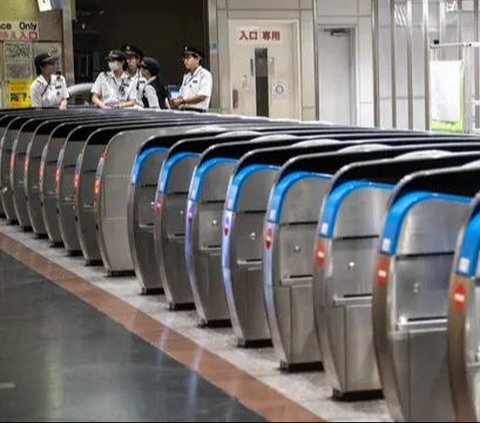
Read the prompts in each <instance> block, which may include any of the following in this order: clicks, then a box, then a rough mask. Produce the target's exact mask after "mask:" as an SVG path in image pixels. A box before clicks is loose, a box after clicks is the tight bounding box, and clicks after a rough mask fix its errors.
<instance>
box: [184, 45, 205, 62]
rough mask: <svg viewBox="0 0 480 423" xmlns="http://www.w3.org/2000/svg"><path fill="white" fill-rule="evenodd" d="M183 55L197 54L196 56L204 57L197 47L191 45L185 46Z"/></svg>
mask: <svg viewBox="0 0 480 423" xmlns="http://www.w3.org/2000/svg"><path fill="white" fill-rule="evenodd" d="M183 56H184V57H185V56H195V57H198V58H200V59H203V57H204V56H203V53H202V52H201V51H200V50H199V49H197V48H195V47H190V46H185V47H184V48H183Z"/></svg>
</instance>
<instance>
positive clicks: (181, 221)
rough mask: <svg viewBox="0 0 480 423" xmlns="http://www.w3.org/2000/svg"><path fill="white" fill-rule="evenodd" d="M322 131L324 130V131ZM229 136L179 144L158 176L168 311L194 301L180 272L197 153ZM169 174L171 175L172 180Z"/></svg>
mask: <svg viewBox="0 0 480 423" xmlns="http://www.w3.org/2000/svg"><path fill="white" fill-rule="evenodd" d="M253 129H255V128H253ZM296 129H297V127H295V128H290V130H288V128H277V130H276V131H275V130H272V131H270V132H271V133H272V134H274V133H279V132H286V133H288V132H290V133H295V130H296ZM318 130H319V129H318V128H317V130H314V131H315V132H318ZM325 130H326V131H327V129H325ZM330 130H331V131H333V133H334V132H335V131H339V130H340V129H338V128H337V129H334V128H333V129H332V127H330ZM291 131H294V132H291ZM309 131H310V132H311V129H308V128H307V131H306V132H302V134H303V135H307V133H308V132H309ZM342 131H345V132H354V131H355V128H347V129H344V128H342ZM358 131H360V132H361V131H366V130H365V128H360V129H359V130H358ZM256 132H257V133H251V134H250V135H247V136H246V137H245V140H249V139H250V140H251V139H252V138H254V137H256V136H260V135H266V134H265V133H263V134H261V133H258V132H259V131H256ZM267 132H268V131H267ZM315 132H313V133H315ZM327 132H328V131H327ZM231 135H232V134H223V135H220V136H219V137H216V138H214V139H211V138H206V139H203V140H202V139H199V140H192V141H193V142H192V141H188V142H186V143H183V144H182V143H181V144H179V145H178V146H176V147H174V148H173V149H172V150H171V151H170V153H169V157H168V159H167V161H166V163H165V165H164V167H163V169H162V172H161V174H160V178H159V185H158V189H157V198H156V201H155V203H156V213H155V236H154V238H155V247H156V249H157V251H156V254H157V257H158V263H159V266H160V275H161V279H162V281H163V285H164V289H165V291H166V295H167V299H168V301H169V303H170V305H171V307H172V308H178V307H191V306H192V304H193V302H194V297H193V293H192V289H191V287H190V280H189V275H188V274H187V272H186V271H185V270H184V268H185V264H186V263H185V251H184V249H185V247H184V244H185V226H186V215H185V207H186V205H187V204H186V203H187V200H188V187H189V186H190V182H191V176H192V174H193V171H194V169H195V167H196V165H197V164H198V162H199V160H200V158H201V154H202V153H203V152H204V151H206V150H207V149H208V148H209V147H211V146H213V145H216V144H221V143H226V142H234V141H235V139H234V138H232V136H231ZM237 141H238V140H237ZM190 145H191V146H192V148H193V150H192V151H190V150H189V149H188V148H189V146H190ZM172 175H174V176H173V177H172ZM217 224H218V226H220V222H218V221H217ZM220 230H221V229H220ZM173 263H178V265H177V266H174V265H173Z"/></svg>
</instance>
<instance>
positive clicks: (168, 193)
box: [154, 131, 261, 310]
mask: <svg viewBox="0 0 480 423" xmlns="http://www.w3.org/2000/svg"><path fill="white" fill-rule="evenodd" d="M260 135H261V133H260V132H258V131H244V132H228V133H225V134H221V135H219V136H216V137H204V138H194V139H192V140H188V141H184V142H179V143H177V144H176V145H175V146H174V147H173V148H172V149H170V152H169V155H168V157H167V159H166V161H165V163H164V165H163V168H162V171H161V173H160V177H159V182H158V187H157V196H156V200H155V222H154V240H155V248H156V255H157V257H158V265H159V267H160V275H161V280H162V282H163V288H164V290H165V295H166V297H167V301H168V303H169V306H170V308H171V309H172V310H175V309H179V308H191V307H192V306H193V305H194V297H193V292H192V288H191V285H190V280H189V275H188V271H187V269H186V266H187V263H186V257H185V227H186V218H187V216H186V212H185V209H186V207H187V201H188V191H189V187H190V182H191V179H192V175H193V172H194V170H195V167H196V166H197V164H198V162H199V161H200V157H201V155H202V153H203V152H204V151H205V150H207V149H208V148H209V147H211V146H212V145H215V144H221V143H227V142H232V141H242V140H244V141H247V140H250V139H252V138H253V137H257V136H260Z"/></svg>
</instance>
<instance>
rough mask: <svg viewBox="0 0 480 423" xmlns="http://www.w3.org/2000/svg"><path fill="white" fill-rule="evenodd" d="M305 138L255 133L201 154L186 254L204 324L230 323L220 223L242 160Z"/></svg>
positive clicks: (190, 201) (192, 191)
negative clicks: (229, 185)
mask: <svg viewBox="0 0 480 423" xmlns="http://www.w3.org/2000/svg"><path fill="white" fill-rule="evenodd" d="M319 131H321V130H319ZM301 140H302V138H300V137H298V136H294V135H289V134H288V133H286V134H275V135H266V136H260V137H254V138H253V139H252V140H249V141H244V142H232V143H226V144H219V145H215V146H212V147H211V148H209V149H208V150H207V151H206V152H205V153H204V154H203V155H202V157H201V158H200V161H199V163H198V165H197V168H196V170H195V173H194V175H193V177H192V182H191V185H190V191H189V195H188V205H187V210H188V213H187V216H188V217H187V220H186V232H185V233H186V237H185V238H186V242H185V257H186V262H187V269H188V273H189V279H190V285H191V287H192V291H193V294H194V300H195V306H196V309H197V313H198V315H199V317H200V320H201V324H202V325H205V326H209V325H219V324H220V325H221V324H229V323H230V314H229V310H228V305H227V299H226V295H225V288H224V283H223V275H222V264H221V251H222V250H221V244H222V232H223V227H222V221H223V210H224V205H225V199H226V194H227V190H228V184H229V181H230V178H231V176H232V174H233V172H234V170H235V168H236V166H237V164H238V161H239V159H241V157H242V156H244V155H245V154H246V153H248V152H249V151H252V150H255V149H257V148H262V147H267V146H271V147H275V146H284V145H290V144H292V143H295V142H298V141H301Z"/></svg>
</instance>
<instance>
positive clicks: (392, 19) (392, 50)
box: [390, 0, 398, 128]
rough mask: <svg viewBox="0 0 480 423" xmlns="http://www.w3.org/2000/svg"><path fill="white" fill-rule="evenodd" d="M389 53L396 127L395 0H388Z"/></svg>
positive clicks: (393, 122)
mask: <svg viewBox="0 0 480 423" xmlns="http://www.w3.org/2000/svg"><path fill="white" fill-rule="evenodd" d="M390 42H391V45H390V54H391V72H392V127H393V128H397V126H398V119H397V23H396V19H395V0H390Z"/></svg>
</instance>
